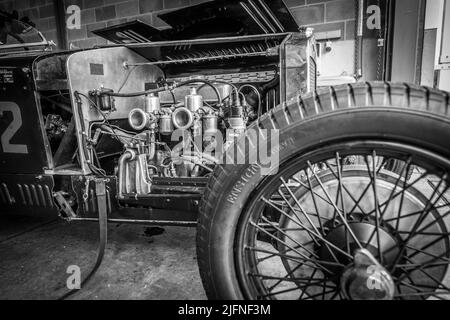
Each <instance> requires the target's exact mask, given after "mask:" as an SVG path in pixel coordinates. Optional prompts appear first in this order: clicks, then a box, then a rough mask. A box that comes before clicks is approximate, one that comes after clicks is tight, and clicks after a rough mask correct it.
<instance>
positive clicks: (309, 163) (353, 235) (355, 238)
mask: <svg viewBox="0 0 450 320" xmlns="http://www.w3.org/2000/svg"><path fill="white" fill-rule="evenodd" d="M308 166H309V167H310V168H312V165H311V162H309V161H308ZM313 174H314V176H315V178H316V179H317V182H318V183H319V185H320V187H321V188H322V191H323V192H324V193H325V195H326V197H327V198H328V200H329V201H330V202H332V201H333V200H332V199H331V197H330V194H329V193H328V191H327V190H326V189H325V186H324V185H323V183H322V180H320V178H319V177H318V175H317V173H315V172H313ZM333 207H334V209H335V210H336V211H337V214H338V215H339V217H340V218H341V220H342V223H344V225H345V227H346V228H347V230H348V232H349V233H350V235H351V236H352V238H353V240H355V243H356V244H357V245H358V247H359V248H360V249H364V248H363V246H362V245H361V243H360V242H359V239H358V238H357V237H356V235H355V234H354V233H353V230H352V229H351V228H350V226H349V224H348V221H347V219H346V217H344V216H343V215H342V212H341V210H340V209H339V208H338V207H337V206H336V204H335V203H333Z"/></svg>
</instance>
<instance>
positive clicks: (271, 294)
mask: <svg viewBox="0 0 450 320" xmlns="http://www.w3.org/2000/svg"><path fill="white" fill-rule="evenodd" d="M324 281H325V282H326V281H327V280H326V279H324V280H321V281H318V282H317V283H314V284H313V285H312V286H317V285H320V284H322V282H324ZM308 287H310V286H307V285H305V286H297V287H295V288H290V289H285V290H282V291H277V292H271V293H269V294H265V295H263V296H260V297H261V298H267V297H271V296H275V295H278V294H283V293H288V292H292V291H297V290H304V288H308ZM330 288H332V287H330ZM332 292H334V290H333V291H332Z"/></svg>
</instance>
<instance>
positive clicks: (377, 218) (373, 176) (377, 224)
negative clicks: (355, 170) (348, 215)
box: [365, 150, 383, 264]
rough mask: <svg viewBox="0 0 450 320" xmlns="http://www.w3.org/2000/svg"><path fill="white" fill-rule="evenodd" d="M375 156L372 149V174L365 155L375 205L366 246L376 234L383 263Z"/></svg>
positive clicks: (379, 254) (379, 256) (379, 255)
mask: <svg viewBox="0 0 450 320" xmlns="http://www.w3.org/2000/svg"><path fill="white" fill-rule="evenodd" d="M376 156H377V154H376V152H375V150H374V151H373V153H372V158H373V159H372V167H373V174H372V173H371V172H370V166H369V159H368V157H365V160H366V166H367V170H368V173H369V177H370V181H371V184H372V189H373V195H374V205H375V230H374V231H373V232H372V235H371V236H370V238H369V241H367V246H368V245H369V244H370V242H371V241H372V238H373V236H374V234H376V236H377V247H378V258H379V259H380V263H381V264H383V253H382V252H381V240H380V232H379V230H380V219H382V217H381V212H380V207H379V206H378V190H377V173H376V161H375V160H376Z"/></svg>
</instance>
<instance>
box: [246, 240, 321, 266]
mask: <svg viewBox="0 0 450 320" xmlns="http://www.w3.org/2000/svg"><path fill="white" fill-rule="evenodd" d="M312 243H313V241H309V242H307V243H305V244H304V245H305V246H308V245H310V244H312ZM249 248H254V247H249ZM298 248H300V247H298V246H297V247H294V249H298ZM291 251H292V250H291V249H287V250H284V251H283V253H284V254H286V253H288V252H291ZM269 252H271V251H268V252H267V253H269ZM275 256H276V254H271V255H268V256H266V257H264V258H260V259H258V263H261V262H263V261H266V260H269V259H271V258H273V257H275Z"/></svg>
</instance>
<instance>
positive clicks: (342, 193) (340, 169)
mask: <svg viewBox="0 0 450 320" xmlns="http://www.w3.org/2000/svg"><path fill="white" fill-rule="evenodd" d="M335 160H336V165H337V172H338V174H337V178H338V181H339V192H338V194H337V195H336V203H337V202H338V195H340V198H341V204H342V213H343V215H344V216H345V217H346V219H347V217H348V214H347V210H346V207H345V201H344V191H343V189H344V188H345V186H344V185H343V182H342V163H341V161H342V158H341V157H340V155H339V152H336V159H335ZM326 164H327V166H328V168H329V170H330V171H331V172H332V173H333V175H334V176H335V177H336V175H335V174H334V172H333V169H332V168H331V166H330V165H329V163H328V162H327V163H326ZM345 190H346V192H347V193H348V194H349V196H350V197H351V198H352V200H353V201H355V199H354V198H353V196H352V195H351V194H350V192H349V191H348V190H347V188H345ZM355 203H356V201H355ZM335 214H336V213H335ZM345 245H346V249H347V252H348V253H350V240H349V234H348V230H346V231H345Z"/></svg>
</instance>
